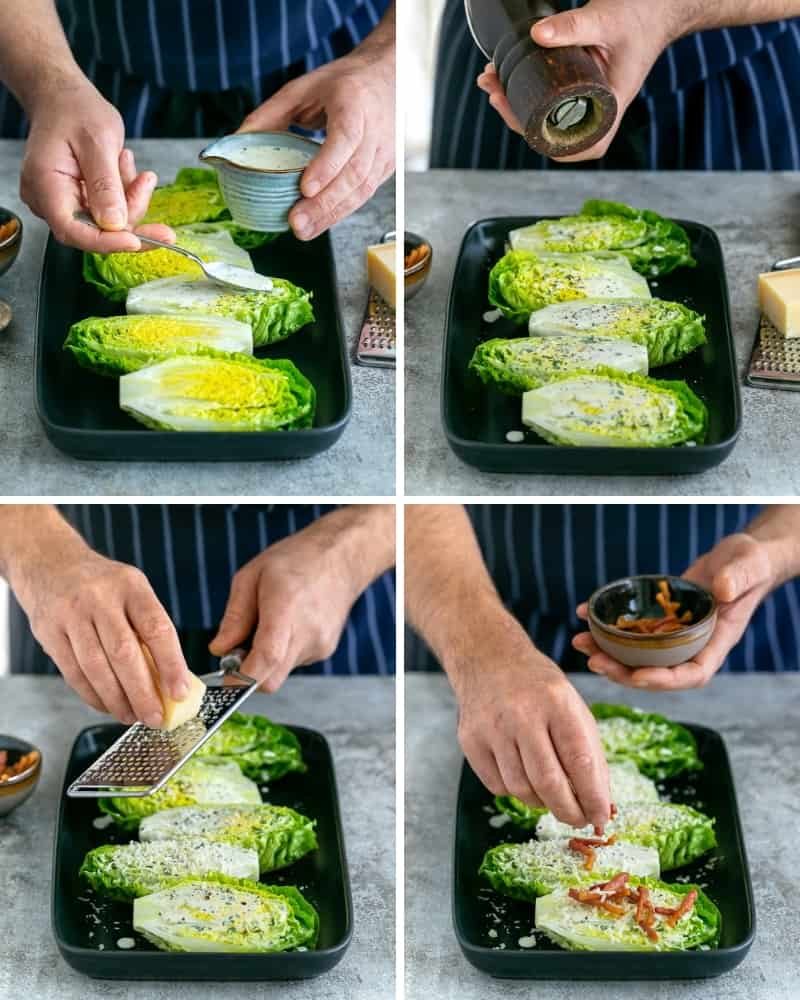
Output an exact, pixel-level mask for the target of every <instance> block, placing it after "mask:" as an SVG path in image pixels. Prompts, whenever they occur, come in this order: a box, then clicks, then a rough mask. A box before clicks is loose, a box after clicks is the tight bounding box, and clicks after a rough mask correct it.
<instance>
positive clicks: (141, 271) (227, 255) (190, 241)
mask: <svg viewBox="0 0 800 1000" xmlns="http://www.w3.org/2000/svg"><path fill="white" fill-rule="evenodd" d="M175 237H176V243H177V245H178V246H180V247H183V248H184V250H190V251H191V252H192V253H194V254H196V255H197V256H198V257H199V258H200V259H201V260H203V261H212V260H213V261H222V262H223V263H225V264H233V265H234V266H235V267H243V268H245V269H246V270H248V271H252V270H254V268H253V262H252V261H251V260H250V254H249V253H247V251H246V250H242V249H241V248H240V247H238V246H237V245H236V244H235V243H234V241H233V239H232V237H231V234H230V233H229V232H228V230H227V229H226V228H225V226H224V224H222V223H214V222H200V223H196V224H194V225H187V226H176V227H175ZM172 275H183V276H187V275H194V276H195V277H198V278H199V277H202V271H201V270H200V268H199V266H198V265H197V264H195V262H194V261H193V260H189V258H188V257H183V256H181V254H177V253H173V252H172V251H171V250H148V251H146V252H142V253H109V254H101V253H85V254H84V255H83V277H84V279H85V280H86V281H88V282H89V284H90V285H94V286H95V288H97V289H98V291H99V292H101V293H102V294H103V295H104V296H105V297H106V298H107V299H111V300H112V301H113V302H121V301H123V300H124V299H125V296H126V295H127V294H128V291H129V290H130V289H131V288H135V287H136V286H137V285H143V284H144V283H145V282H146V281H154V280H155V279H156V278H168V277H170V276H172Z"/></svg>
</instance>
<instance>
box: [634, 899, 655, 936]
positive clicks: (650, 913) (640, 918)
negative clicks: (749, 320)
mask: <svg viewBox="0 0 800 1000" xmlns="http://www.w3.org/2000/svg"><path fill="white" fill-rule="evenodd" d="M634 919H635V920H636V923H637V924H638V925H639V927H641V929H642V930H643V931H644V933H645V934H646V935H647V937H648V938H649V939H650V940H651V941H658V932H657V931H656V929H655V927H654V926H653V925H654V924H655V922H656V914H655V910H654V909H653V902H652V900H651V899H650V890H649V889H648V888H647V886H646V885H641V886H639V900H638V902H637V904H636V916H635V918H634Z"/></svg>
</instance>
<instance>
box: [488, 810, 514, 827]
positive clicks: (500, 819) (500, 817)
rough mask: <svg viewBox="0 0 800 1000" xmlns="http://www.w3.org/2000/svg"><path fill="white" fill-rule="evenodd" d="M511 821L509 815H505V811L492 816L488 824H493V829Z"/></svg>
mask: <svg viewBox="0 0 800 1000" xmlns="http://www.w3.org/2000/svg"><path fill="white" fill-rule="evenodd" d="M510 822H511V817H510V816H507V815H506V814H505V813H498V814H497V815H496V816H492V817H491V819H490V820H489V826H493V827H494V828H495V830H499V829H500V827H503V826H505V825H506V823H510Z"/></svg>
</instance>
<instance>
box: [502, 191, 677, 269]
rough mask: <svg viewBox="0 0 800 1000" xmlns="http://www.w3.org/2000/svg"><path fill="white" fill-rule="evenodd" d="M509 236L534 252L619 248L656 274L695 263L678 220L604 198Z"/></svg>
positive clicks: (515, 246) (516, 247)
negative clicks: (559, 217) (673, 220)
mask: <svg viewBox="0 0 800 1000" xmlns="http://www.w3.org/2000/svg"><path fill="white" fill-rule="evenodd" d="M508 240H509V244H510V245H511V248H512V249H513V250H530V251H532V252H534V253H592V252H595V251H602V250H611V251H616V252H618V253H622V254H624V255H625V256H626V257H627V258H628V260H629V261H630V262H631V264H632V265H633V267H634V268H635V269H636V270H637V271H639V272H640V273H641V274H646V275H649V276H652V277H655V276H657V275H660V274H669V272H670V271H673V270H674V269H675V268H676V267H693V266H694V264H695V261H694V258H693V257H692V247H691V242H690V240H689V237H688V235H687V233H686V230H685V229H683V228H682V227H681V226H679V225H678V224H677V223H676V222H671V221H670V220H669V219H665V218H663V217H662V216H660V215H658V214H657V213H656V212H651V211H649V210H648V209H638V208H632V207H631V206H630V205H625V204H623V203H621V202H613V201H601V200H599V199H591V200H589V201H587V202H586V203H585V204H584V206H583V208H582V209H581V211H580V213H579V214H578V215H568V216H565V217H564V218H561V219H542V220H541V221H539V222H536V223H534V224H533V225H531V226H525V227H524V228H522V229H514V230H512V231H511V232H510V233H509V234H508Z"/></svg>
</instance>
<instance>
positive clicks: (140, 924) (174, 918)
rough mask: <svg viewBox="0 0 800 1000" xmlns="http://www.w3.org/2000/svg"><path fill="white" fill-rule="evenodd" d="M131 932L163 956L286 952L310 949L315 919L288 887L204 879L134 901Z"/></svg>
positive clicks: (307, 905) (316, 927) (316, 925)
mask: <svg viewBox="0 0 800 1000" xmlns="http://www.w3.org/2000/svg"><path fill="white" fill-rule="evenodd" d="M133 927H134V930H136V931H138V932H139V933H140V934H143V935H144V936H145V937H146V938H147V939H148V940H149V941H152V942H153V944H154V945H156V947H157V948H161V949H162V950H164V951H190V952H208V951H226V952H270V951H287V950H289V949H291V948H313V947H314V946H315V945H316V942H317V935H318V933H319V916H318V915H317V911H316V910H315V909H314V907H313V906H312V905H311V904H310V903H309V902H308V900H306V899H305V898H304V897H303V896H302V895H301V893H300V892H298V890H297V889H295V888H294V886H290V885H260V884H259V883H258V882H248V881H247V880H246V879H233V878H225V877H222V876H208V877H206V878H203V879H187V880H185V881H183V882H180V883H178V884H177V885H175V886H172V887H171V888H169V889H164V890H162V891H161V892H156V893H153V894H152V895H150V896H142V897H141V898H140V899H137V900H135V901H134V904H133Z"/></svg>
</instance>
